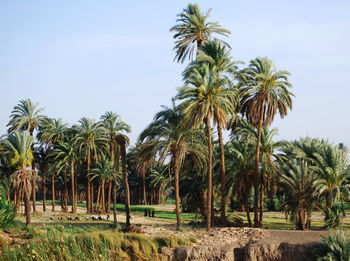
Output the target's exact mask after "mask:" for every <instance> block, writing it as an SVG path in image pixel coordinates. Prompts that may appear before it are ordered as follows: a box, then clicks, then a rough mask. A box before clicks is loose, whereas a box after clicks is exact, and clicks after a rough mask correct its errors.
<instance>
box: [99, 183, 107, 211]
mask: <svg viewBox="0 0 350 261" xmlns="http://www.w3.org/2000/svg"><path fill="white" fill-rule="evenodd" d="M101 190H102V200H101V201H102V202H101V205H100V208H101V207H102V213H106V205H105V180H104V179H103V180H102V188H101Z"/></svg>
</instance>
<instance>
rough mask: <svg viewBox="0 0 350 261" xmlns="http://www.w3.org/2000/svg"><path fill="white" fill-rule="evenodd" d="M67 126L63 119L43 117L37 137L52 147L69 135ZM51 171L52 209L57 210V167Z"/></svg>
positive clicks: (43, 143)
mask: <svg viewBox="0 0 350 261" xmlns="http://www.w3.org/2000/svg"><path fill="white" fill-rule="evenodd" d="M67 126H68V125H67V124H66V123H63V121H62V119H54V118H46V117H45V118H43V119H41V123H40V126H39V131H38V135H37V138H38V140H39V141H40V143H41V144H42V145H46V146H47V147H48V148H52V147H53V146H55V145H57V144H58V142H59V141H63V140H64V138H65V137H66V136H67V132H68V127H67ZM53 166H54V165H53ZM51 171H52V173H51V174H52V176H51V193H52V211H55V168H54V167H52V170H51Z"/></svg>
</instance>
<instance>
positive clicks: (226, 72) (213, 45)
mask: <svg viewBox="0 0 350 261" xmlns="http://www.w3.org/2000/svg"><path fill="white" fill-rule="evenodd" d="M202 63H206V64H207V65H208V66H209V69H210V71H211V72H213V75H215V76H216V77H217V80H219V79H220V78H225V79H227V86H225V88H227V89H228V93H227V96H228V97H229V98H230V99H231V102H232V105H233V107H234V108H236V107H237V104H238V103H239V99H238V92H237V89H236V88H234V86H233V84H232V82H231V80H230V78H231V76H233V75H234V74H235V73H236V72H237V69H238V67H237V63H240V62H233V61H232V58H231V57H230V50H229V48H227V47H226V46H225V45H223V44H222V43H221V42H220V41H218V40H216V39H215V40H211V41H207V42H206V43H205V44H204V45H203V46H200V47H199V48H198V52H197V59H196V60H195V61H193V62H192V63H190V64H189V66H187V68H186V69H185V71H184V72H183V79H184V80H185V81H186V80H187V79H188V78H189V77H190V76H191V73H192V72H193V69H194V68H195V67H196V66H198V65H200V64H202ZM233 117H235V116H234V115H232V116H231V118H233ZM214 120H215V122H216V124H217V130H218V136H219V137H218V138H219V146H220V171H221V218H222V222H224V223H225V222H227V220H226V213H225V208H226V200H225V199H226V191H225V190H226V188H225V187H226V186H225V172H226V171H225V153H224V142H223V134H222V129H227V128H228V125H229V123H230V118H229V117H222V115H220V114H218V113H217V111H215V114H214Z"/></svg>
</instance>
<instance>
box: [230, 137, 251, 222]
mask: <svg viewBox="0 0 350 261" xmlns="http://www.w3.org/2000/svg"><path fill="white" fill-rule="evenodd" d="M226 148H227V150H228V153H229V155H230V157H229V160H228V164H227V168H228V170H229V171H228V173H229V175H228V179H227V187H228V190H229V191H231V194H232V195H235V196H236V197H237V200H238V201H240V202H243V203H244V208H245V211H246V214H247V221H248V225H249V226H250V227H251V226H252V221H251V218H250V205H249V195H250V191H251V189H252V186H253V176H254V160H255V156H254V154H255V148H254V147H253V146H252V142H251V141H249V140H247V139H240V140H232V141H230V142H229V143H227V144H226Z"/></svg>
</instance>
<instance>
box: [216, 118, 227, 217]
mask: <svg viewBox="0 0 350 261" xmlns="http://www.w3.org/2000/svg"><path fill="white" fill-rule="evenodd" d="M217 129H218V134H219V143H220V165H221V221H222V222H224V223H226V211H225V209H226V182H225V172H226V171H225V151H224V142H223V137H222V128H221V124H220V122H218V126H217Z"/></svg>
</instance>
